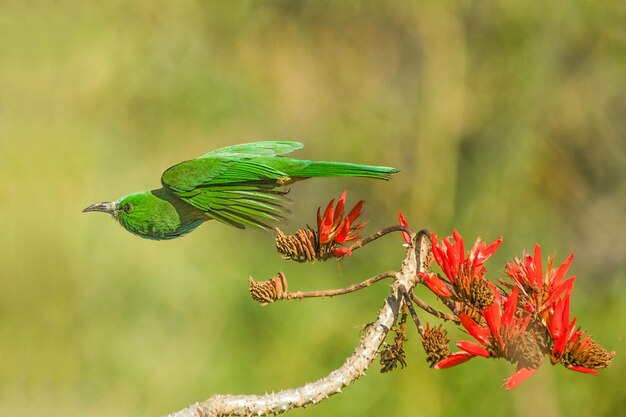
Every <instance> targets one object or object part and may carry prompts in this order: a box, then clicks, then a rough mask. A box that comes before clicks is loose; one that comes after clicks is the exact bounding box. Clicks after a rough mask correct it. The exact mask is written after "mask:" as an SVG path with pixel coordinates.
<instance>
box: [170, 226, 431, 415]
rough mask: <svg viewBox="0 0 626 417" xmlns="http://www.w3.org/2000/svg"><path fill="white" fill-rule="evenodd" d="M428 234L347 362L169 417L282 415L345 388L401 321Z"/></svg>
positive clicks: (416, 242)
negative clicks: (278, 387) (276, 388)
mask: <svg viewBox="0 0 626 417" xmlns="http://www.w3.org/2000/svg"><path fill="white" fill-rule="evenodd" d="M425 244H426V243H425V236H424V235H421V234H418V235H415V234H413V241H412V245H411V247H410V248H409V249H408V250H407V253H406V257H405V258H404V261H403V262H402V268H401V270H400V272H399V273H398V274H397V275H396V280H395V281H394V283H393V285H392V289H391V294H390V295H389V296H388V297H387V299H386V300H385V304H384V306H383V308H382V309H381V310H380V311H379V312H378V318H377V319H376V321H375V322H374V323H373V324H372V325H371V326H368V328H367V329H366V330H365V332H364V333H363V335H362V336H361V340H360V341H359V345H358V346H357V348H356V349H355V351H354V353H353V354H352V355H351V356H350V357H348V358H347V359H346V360H345V362H344V363H343V365H341V367H339V368H338V369H336V370H334V371H333V372H331V373H330V374H329V375H327V376H326V377H324V378H321V379H319V380H317V381H315V382H312V383H309V384H305V385H303V386H301V387H299V388H295V389H289V390H284V391H280V392H277V393H272V394H266V395H215V396H213V397H210V398H209V399H207V400H206V401H204V402H202V403H196V404H193V405H191V406H189V407H187V408H185V409H183V410H181V411H178V412H176V413H174V414H170V415H169V416H168V417H209V416H210V417H215V416H225V415H236V416H250V415H254V416H263V415H268V414H278V413H282V412H285V411H288V410H290V409H292V408H296V407H304V406H306V405H310V404H315V403H317V402H320V401H323V400H324V399H326V398H328V397H329V396H330V395H334V394H337V393H339V392H341V390H342V389H343V388H344V387H346V386H348V385H349V384H351V383H352V382H354V381H355V380H356V379H358V378H359V377H360V376H361V375H363V374H364V373H365V371H366V370H367V368H368V367H369V365H370V363H371V362H372V361H373V360H374V359H375V358H376V354H377V352H378V350H379V348H380V346H381V345H382V344H383V342H384V341H385V337H386V336H387V333H388V332H389V330H390V329H391V327H392V326H393V325H394V323H395V322H396V321H397V318H398V314H399V313H400V310H401V308H402V305H403V303H404V298H403V297H404V296H403V294H402V289H405V290H408V291H411V290H412V289H413V288H414V287H415V285H416V284H417V273H418V272H423V267H422V265H424V264H425V261H424V260H425V258H424V256H425V255H424V254H425V253H426V254H427V252H428V251H426V250H424V248H423V246H424V245H425Z"/></svg>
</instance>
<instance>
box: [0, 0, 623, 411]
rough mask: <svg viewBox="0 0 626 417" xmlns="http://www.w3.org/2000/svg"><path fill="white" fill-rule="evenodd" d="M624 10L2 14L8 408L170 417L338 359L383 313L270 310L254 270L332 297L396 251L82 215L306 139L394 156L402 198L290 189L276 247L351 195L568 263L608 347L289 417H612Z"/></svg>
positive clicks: (389, 187) (446, 376)
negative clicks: (203, 159)
mask: <svg viewBox="0 0 626 417" xmlns="http://www.w3.org/2000/svg"><path fill="white" fill-rule="evenodd" d="M624 22H626V3H624V2H622V1H607V2H594V1H568V0H560V1H559V0H557V1H552V2H547V3H542V4H541V5H539V4H533V3H528V2H511V1H506V0H502V1H490V2H483V1H453V2H439V1H423V2H417V1H414V2H387V1H358V0H351V1H342V2H330V1H309V2H298V1H289V0H283V1H270V2H255V1H228V2H226V1H190V0H182V1H177V2H166V1H136V2H127V1H109V2H88V1H85V2H70V1H3V2H0V184H1V191H0V231H1V236H2V239H0V282H1V286H0V415H3V416H33V415H47V416H51V417H53V416H82V415H89V416H158V415H163V414H166V413H169V412H172V411H175V410H177V409H180V408H182V407H183V406H186V405H188V404H189V403H192V402H195V401H199V400H203V399H205V398H207V397H208V396H209V395H211V394H214V393H263V392H265V391H271V390H278V389H281V388H289V387H294V386H298V385H301V384H303V383H305V382H307V381H311V380H314V379H317V378H319V377H321V376H323V375H325V374H326V373H327V372H329V371H330V370H332V369H334V368H335V367H337V366H338V365H340V364H341V363H342V361H343V358H345V357H346V356H347V355H349V354H350V353H351V352H352V350H353V347H354V346H355V344H356V341H357V339H358V337H359V329H360V326H362V325H364V324H365V323H368V322H370V321H372V320H373V319H374V317H375V315H376V312H377V311H378V309H379V308H380V307H381V305H382V300H383V298H384V297H385V296H386V295H387V292H388V287H387V285H386V284H379V285H377V286H375V287H371V288H368V289H367V290H365V291H362V292H360V293H357V294H352V295H347V296H345V297H340V298H335V299H324V300H309V301H306V302H286V303H279V304H276V305H272V306H268V307H264V308H262V307H260V306H259V305H257V304H255V303H254V302H253V301H252V300H251V299H250V298H249V296H248V294H247V278H248V276H249V275H253V276H254V277H255V278H257V279H264V278H266V277H269V276H271V275H273V274H274V273H275V272H277V271H278V270H284V271H285V272H286V273H287V276H288V277H289V282H290V288H291V289H301V290H309V289H320V288H336V287H340V286H345V285H347V284H350V283H353V282H356V281H358V280H361V279H364V278H367V277H369V276H371V275H374V274H376V273H379V272H382V271H386V270H390V269H397V268H398V267H399V263H400V261H401V259H402V257H403V251H402V247H401V245H400V237H398V236H392V237H390V238H388V239H386V240H382V241H378V242H376V243H375V244H373V245H371V246H370V247H368V248H366V249H363V250H362V251H360V252H358V253H357V254H355V256H353V257H351V258H349V259H346V260H345V261H344V262H342V263H341V264H340V265H337V264H336V263H332V262H331V263H326V264H324V263H316V264H313V265H297V264H289V263H286V262H283V261H281V260H280V259H279V257H278V256H277V254H275V252H274V247H273V240H272V236H271V235H270V234H268V233H262V232H257V231H244V232H242V231H239V230H233V229H230V228H228V227H226V226H223V225H221V224H217V223H209V224H206V225H204V226H202V227H201V228H200V229H198V230H197V231H195V232H194V233H192V234H191V235H188V236H186V237H184V238H182V239H178V240H174V241H170V242H152V241H145V240H142V239H139V238H137V237H134V236H132V235H130V234H128V233H126V232H124V231H123V230H122V229H121V228H120V227H119V226H117V225H116V224H115V223H114V222H113V220H112V219H110V218H107V217H106V216H104V215H100V214H89V215H87V214H82V213H81V209H82V208H84V207H85V206H87V205H89V204H91V203H94V202H99V201H103V200H112V199H117V198H118V197H120V196H121V195H124V194H127V193H130V192H134V191H139V190H144V189H150V188H157V187H158V186H159V177H160V173H161V172H162V171H163V170H165V169H166V168H168V167H169V166H170V165H173V164H175V163H177V162H179V161H182V160H185V159H191V158H194V157H196V156H199V155H201V154H203V153H205V152H207V151H209V150H212V149H215V148H218V147H221V146H225V145H229V144H234V143H240V142H246V141H254V140H263V139H266V140H267V139H284V140H298V141H302V142H304V143H305V145H306V146H305V149H304V150H302V151H299V152H298V153H297V154H296V156H299V157H302V158H306V159H327V160H345V161H353V162H361V163H372V164H386V165H393V166H397V167H399V168H401V169H402V172H401V173H400V174H398V175H397V176H395V177H394V179H393V181H391V182H382V181H380V182H376V181H367V180H359V179H345V180H324V179H320V180H312V181H308V182H305V183H301V184H299V185H298V186H296V187H294V188H293V190H292V193H291V197H292V199H293V201H294V202H293V204H292V205H291V209H292V211H293V215H292V216H291V220H290V223H289V224H287V225H284V228H285V229H286V230H287V231H290V230H293V229H294V228H296V227H297V226H301V225H304V224H306V223H313V222H314V213H315V209H316V208H317V206H318V205H321V204H324V203H325V202H326V201H328V200H329V199H330V198H332V197H335V196H337V195H338V194H339V193H340V192H341V191H343V190H344V189H347V190H349V195H348V199H349V203H350V202H355V201H356V200H358V199H365V200H366V201H367V203H366V206H365V215H364V217H365V218H367V219H368V220H369V225H368V229H367V230H368V231H370V232H372V231H374V230H376V229H377V228H379V227H382V226H387V225H390V224H392V223H394V222H395V221H396V213H397V210H399V209H401V210H403V212H404V213H405V215H406V217H407V218H408V219H409V221H410V223H411V225H412V226H414V227H416V228H420V227H427V228H430V229H432V230H434V231H436V232H437V233H438V234H440V235H445V234H449V233H450V231H451V229H452V228H453V227H454V228H457V229H458V230H460V231H461V233H462V234H463V235H464V236H466V237H467V239H468V240H469V241H470V242H471V241H472V240H473V239H474V238H475V237H476V236H481V237H482V238H484V239H485V240H488V241H491V240H493V239H495V238H497V236H499V235H502V236H503V237H504V244H503V245H502V247H501V248H500V250H499V251H498V253H497V254H496V256H495V258H494V259H493V260H492V261H491V262H490V263H489V264H488V266H490V267H491V269H490V271H491V274H492V276H493V277H494V278H499V277H502V275H503V274H502V270H503V266H504V262H505V261H507V260H509V259H510V258H512V257H513V256H520V255H521V254H522V253H523V251H524V250H532V246H533V244H534V243H535V242H538V243H540V244H541V245H542V247H543V248H544V251H545V253H546V254H550V253H554V254H556V256H557V261H562V260H564V259H565V257H566V256H567V255H568V254H569V253H570V252H574V253H575V254H576V257H575V260H574V264H573V266H572V269H571V272H572V273H574V274H576V275H577V277H578V279H577V283H576V289H575V291H574V294H573V299H572V301H573V306H572V308H573V311H574V312H575V313H576V314H577V316H578V319H579V323H580V324H581V325H583V326H584V327H585V328H586V329H588V330H589V331H590V332H591V333H592V334H593V336H594V338H595V339H596V340H598V341H599V342H600V343H601V344H603V345H605V346H606V347H607V348H608V349H609V350H616V351H617V356H616V358H615V360H614V364H613V366H612V367H611V368H609V369H608V370H606V371H604V372H603V373H602V374H601V375H600V376H590V375H583V374H578V373H574V372H570V371H567V370H565V369H563V368H560V367H552V366H550V365H549V364H548V362H546V364H545V365H544V366H543V367H542V369H541V370H540V371H539V372H538V374H537V375H536V376H534V377H533V378H532V379H531V380H529V381H527V382H526V383H524V384H523V385H521V386H520V387H519V388H518V389H517V390H515V391H514V392H506V391H505V390H504V389H502V388H501V386H500V384H501V381H502V380H503V379H504V378H506V377H507V376H508V375H509V374H510V373H511V372H512V371H513V368H512V366H511V365H510V364H507V363H504V362H501V361H500V362H494V361H488V360H480V359H476V360H474V361H472V362H470V363H467V364H465V365H463V366H460V367H458V368H455V369H450V370H446V371H433V370H430V369H428V367H427V366H426V363H425V362H424V355H423V353H422V351H421V348H420V347H419V345H418V339H417V336H416V334H414V333H412V334H409V338H410V340H409V344H408V345H407V349H406V350H407V353H408V362H409V365H408V367H407V368H406V369H404V370H401V371H400V370H398V371H395V372H393V373H391V374H380V373H379V372H378V371H379V365H378V364H375V365H373V366H372V368H371V370H370V372H369V373H368V374H367V375H366V376H365V377H363V378H362V379H361V380H359V381H358V382H357V383H356V384H354V385H353V386H351V387H349V388H347V389H346V390H345V391H344V393H343V394H342V395H339V396H334V397H332V398H331V399H330V400H329V401H326V402H324V403H322V404H320V405H317V406H315V407H310V408H307V409H306V410H296V411H294V412H293V413H292V414H293V415H294V416H303V417H304V416H306V417H312V416H329V415H330V416H332V415H337V416H352V415H354V416H371V415H394V416H415V415H420V416H456V415H491V416H527V415H531V414H533V415H543V416H555V417H556V416H591V415H593V416H617V415H626V391H625V390H624V384H623V375H624V373H625V372H626V362H625V360H624V334H625V332H626V301H625V297H626V267H625V265H626V261H625V259H626V255H625V253H626V233H625V232H626V230H625V227H624V223H625V222H624V220H625V213H626V30H625V29H624V28H625V26H624Z"/></svg>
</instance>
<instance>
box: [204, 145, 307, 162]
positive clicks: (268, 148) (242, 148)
mask: <svg viewBox="0 0 626 417" xmlns="http://www.w3.org/2000/svg"><path fill="white" fill-rule="evenodd" d="M302 147H304V145H303V144H301V143H300V142H289V141H267V142H252V143H242V144H240V145H233V146H227V147H225V148H220V149H216V150H214V151H211V152H209V153H206V154H204V155H202V156H201V157H200V158H210V157H215V156H239V157H250V158H253V157H259V156H278V155H285V154H288V153H290V152H293V151H295V150H296V149H302Z"/></svg>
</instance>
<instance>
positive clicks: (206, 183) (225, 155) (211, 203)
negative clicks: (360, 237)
mask: <svg viewBox="0 0 626 417" xmlns="http://www.w3.org/2000/svg"><path fill="white" fill-rule="evenodd" d="M302 147H303V145H302V144H301V143H298V142H286V141H271V142H254V143H246V144H241V145H234V146H228V147H225V148H221V149H217V150H215V151H212V152H209V153H207V154H205V155H202V156H201V157H199V158H197V159H192V160H189V161H184V162H181V163H180V164H177V165H174V166H173V167H171V168H168V169H167V170H166V171H165V172H164V173H163V175H162V176H161V184H162V185H163V187H162V188H159V189H157V190H152V191H142V192H138V193H134V194H129V195H126V196H124V197H122V198H120V199H119V200H117V201H113V202H103V203H97V204H93V205H91V206H89V207H87V208H85V209H84V210H83V212H90V211H101V212H105V213H109V214H111V215H113V217H114V218H115V219H116V220H117V221H118V222H119V223H120V224H121V225H122V226H123V227H124V228H125V229H126V230H128V231H129V232H131V233H133V234H135V235H137V236H140V237H142V238H145V239H153V240H163V239H175V238H177V237H180V236H182V235H184V234H186V233H189V232H191V231H192V230H194V229H195V228H196V227H198V226H199V225H201V224H202V223H204V222H205V221H207V220H211V219H216V220H219V221H221V222H223V223H226V224H229V225H232V226H235V227H238V228H240V229H245V228H246V227H247V226H252V227H258V228H261V229H270V226H269V225H268V223H272V222H275V221H279V220H280V219H282V218H283V217H284V215H285V209H284V208H283V203H284V200H285V194H286V193H287V191H288V190H286V189H285V186H287V185H289V184H292V183H294V182H296V181H300V180H303V179H306V178H311V177H367V178H377V179H383V180H388V179H389V178H390V176H391V174H393V173H396V172H398V171H399V170H398V169H396V168H390V167H381V166H370V165H359V164H351V163H345V162H325V161H306V160H301V159H292V158H286V157H284V156H282V155H285V154H288V153H290V152H292V151H294V150H296V149H300V148H302Z"/></svg>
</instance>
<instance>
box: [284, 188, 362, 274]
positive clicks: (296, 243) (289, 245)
mask: <svg viewBox="0 0 626 417" xmlns="http://www.w3.org/2000/svg"><path fill="white" fill-rule="evenodd" d="M346 195H347V192H346V191H344V192H343V193H342V194H341V197H339V199H338V200H337V204H336V205H335V199H332V200H330V202H329V203H328V205H327V206H326V209H325V210H324V213H323V214H322V213H321V207H319V208H318V209H317V230H313V229H312V228H310V227H307V228H306V229H299V230H298V231H296V233H295V234H293V235H285V234H284V233H283V232H282V231H281V230H280V229H278V228H276V249H277V250H278V252H280V253H281V254H282V255H283V258H284V259H292V260H295V261H298V262H306V261H314V260H322V261H324V260H327V259H330V258H342V257H344V256H350V255H352V250H351V249H350V247H346V246H342V245H344V244H346V243H349V242H352V241H354V240H356V239H358V238H359V237H360V231H361V229H362V228H363V227H364V224H363V223H362V222H357V219H358V217H359V215H360V214H361V210H362V208H363V204H364V201H363V200H361V201H359V202H357V203H356V205H355V206H354V207H353V208H352V210H350V212H349V213H348V214H345V211H346V210H345V202H346Z"/></svg>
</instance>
